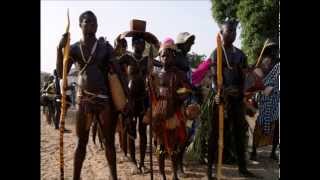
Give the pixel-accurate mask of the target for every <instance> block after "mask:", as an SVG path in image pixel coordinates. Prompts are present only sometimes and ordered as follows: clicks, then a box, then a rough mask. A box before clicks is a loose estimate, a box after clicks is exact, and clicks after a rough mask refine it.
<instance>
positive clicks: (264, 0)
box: [211, 0, 279, 64]
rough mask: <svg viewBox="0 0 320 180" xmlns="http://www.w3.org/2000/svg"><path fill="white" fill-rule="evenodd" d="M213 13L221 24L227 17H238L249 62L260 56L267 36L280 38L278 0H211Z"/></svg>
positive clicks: (274, 38) (273, 38)
mask: <svg viewBox="0 0 320 180" xmlns="http://www.w3.org/2000/svg"><path fill="white" fill-rule="evenodd" d="M211 1H212V15H213V17H214V19H215V20H216V22H217V23H218V24H220V23H221V22H223V21H224V20H225V19H226V18H229V19H237V20H238V21H239V22H240V25H241V29H242V32H241V35H240V37H241V44H242V48H241V49H242V50H243V51H244V52H245V54H246V55H247V56H248V61H249V63H251V64H252V63H254V62H255V61H256V59H257V58H258V56H259V54H260V51H261V49H262V47H263V44H264V42H265V40H266V39H267V38H271V39H272V40H273V41H276V42H278V40H279V1H278V0H259V1H256V0H211Z"/></svg>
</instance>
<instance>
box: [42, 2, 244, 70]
mask: <svg viewBox="0 0 320 180" xmlns="http://www.w3.org/2000/svg"><path fill="white" fill-rule="evenodd" d="M68 8H69V15H70V23H71V24H70V34H71V43H74V42H76V41H78V40H80V38H81V31H80V28H79V16H80V14H81V13H82V12H84V11H86V10H91V11H93V12H94V13H95V15H96V16H97V19H98V30H97V33H96V35H97V37H101V36H102V37H106V38H107V40H108V41H109V42H110V44H112V45H113V42H114V39H115V38H116V37H117V36H118V35H119V34H120V33H122V32H124V31H128V30H130V26H129V23H130V20H131V19H141V20H145V21H147V25H146V31H148V32H151V33H153V34H154V35H155V36H156V37H157V38H158V39H159V41H162V40H163V39H164V38H166V37H171V38H173V39H174V40H175V39H176V36H177V35H178V33H180V32H189V33H191V34H194V35H195V36H196V40H195V44H194V45H193V46H192V48H191V52H195V53H197V54H205V55H206V56H209V55H210V53H211V52H212V50H213V49H214V48H215V47H216V35H217V33H218V31H219V28H218V25H217V23H216V22H215V21H214V19H213V18H212V15H211V2H210V1H209V0H200V1H199V0H198V1H190V0H189V1H181V0H180V1H135V0H133V1H110V0H108V1H84V0H82V1H73V0H69V1H61V0H59V1H52V0H42V1H41V71H42V72H49V73H52V72H53V70H54V69H55V64H56V63H55V62H56V52H57V51H56V48H57V45H58V43H59V41H60V39H61V37H62V34H63V33H64V31H65V28H66V24H67V9H68ZM239 34H240V31H239V30H238V34H237V38H236V41H235V42H234V45H235V46H236V47H239V48H241V46H240V43H241V41H240V38H239ZM127 40H128V44H129V50H130V49H131V45H130V44H131V43H130V42H131V40H130V39H127Z"/></svg>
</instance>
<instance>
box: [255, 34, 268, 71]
mask: <svg viewBox="0 0 320 180" xmlns="http://www.w3.org/2000/svg"><path fill="white" fill-rule="evenodd" d="M268 42H269V39H267V40H266V41H265V42H264V45H263V48H262V50H261V52H260V55H259V58H258V60H257V63H256V65H255V67H256V68H257V67H258V66H259V65H260V64H261V58H262V54H263V52H264V49H265V48H266V47H267V44H268Z"/></svg>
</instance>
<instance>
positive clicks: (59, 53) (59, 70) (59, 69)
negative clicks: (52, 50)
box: [56, 47, 73, 79]
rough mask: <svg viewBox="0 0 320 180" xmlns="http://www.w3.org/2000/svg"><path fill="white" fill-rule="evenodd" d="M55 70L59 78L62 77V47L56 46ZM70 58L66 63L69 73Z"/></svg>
mask: <svg viewBox="0 0 320 180" xmlns="http://www.w3.org/2000/svg"><path fill="white" fill-rule="evenodd" d="M56 63H57V64H56V70H57V73H58V77H59V79H62V73H63V53H62V48H59V47H58V48H57V62H56ZM72 63H73V61H72V58H69V59H68V65H67V72H68V73H69V71H70V69H71V66H72Z"/></svg>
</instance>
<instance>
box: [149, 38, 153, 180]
mask: <svg viewBox="0 0 320 180" xmlns="http://www.w3.org/2000/svg"><path fill="white" fill-rule="evenodd" d="M152 48H153V47H152V45H151V44H150V50H149V64H148V68H149V74H148V86H149V101H150V111H151V117H150V126H149V136H150V142H149V143H150V145H149V146H150V147H149V150H150V178H151V180H153V161H152V77H151V74H152V70H153V49H152Z"/></svg>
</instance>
